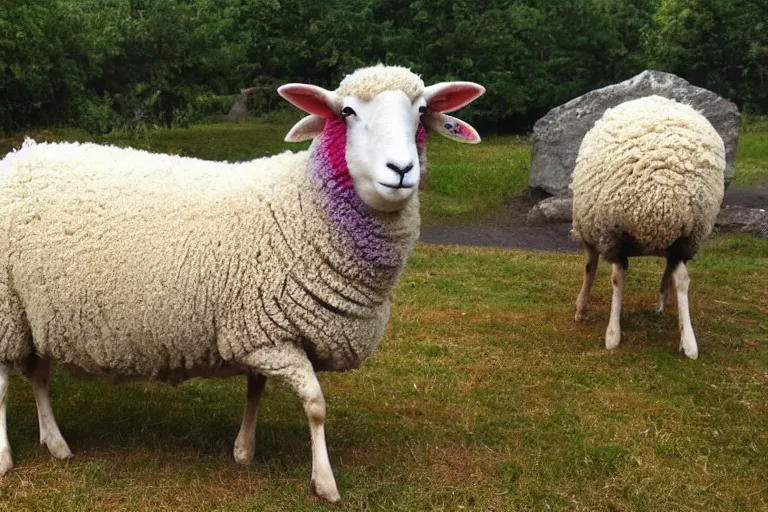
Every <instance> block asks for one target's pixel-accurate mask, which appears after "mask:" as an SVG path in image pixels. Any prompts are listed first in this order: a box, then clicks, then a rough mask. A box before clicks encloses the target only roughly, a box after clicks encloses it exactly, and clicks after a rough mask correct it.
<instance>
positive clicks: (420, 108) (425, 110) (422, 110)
mask: <svg viewBox="0 0 768 512" xmlns="http://www.w3.org/2000/svg"><path fill="white" fill-rule="evenodd" d="M426 113H427V107H426V106H424V105H422V106H420V107H419V114H426Z"/></svg>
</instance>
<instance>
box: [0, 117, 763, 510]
mask: <svg viewBox="0 0 768 512" xmlns="http://www.w3.org/2000/svg"><path fill="white" fill-rule="evenodd" d="M283 128H287V126H286V127H281V128H280V129H279V130H274V129H273V128H272V127H269V128H268V127H266V126H265V125H263V124H261V123H257V122H256V123H246V124H241V125H235V126H228V125H215V124H213V125H205V126H195V127H193V128H191V129H190V130H189V131H182V130H172V131H168V132H158V133H151V134H149V136H148V137H144V138H138V139H137V138H135V136H109V137H106V138H103V139H101V140H102V141H108V142H113V143H119V144H133V145H139V146H142V147H150V148H151V149H153V150H157V151H170V152H175V153H182V154H188V155H195V156H201V157H206V158H226V159H233V160H242V159H247V158H252V157H254V156H259V155H262V154H267V153H273V152H276V151H280V150H282V149H283V148H284V147H286V145H284V144H283V143H281V142H280V139H281V137H282V134H283V133H284V131H285V130H284V129H283ZM43 136H44V137H49V138H52V139H60V138H65V139H83V134H81V133H78V132H71V131H64V132H56V133H55V134H48V135H45V134H43ZM38 138H41V137H38ZM17 142H18V141H2V143H4V144H6V148H7V147H10V146H11V145H12V144H14V143H17ZM767 146H768V139H766V134H765V133H764V132H759V131H758V132H751V133H747V134H745V135H744V136H743V137H742V140H741V144H740V149H739V151H740V154H739V163H738V167H737V171H736V172H737V174H736V176H737V177H736V180H737V183H739V184H743V185H746V184H750V183H755V182H757V181H760V180H762V179H765V178H766V176H768V153H766V147H767ZM2 149H3V148H2V147H0V151H2ZM430 151H431V153H430V161H431V166H432V172H433V176H432V179H431V182H430V189H429V190H428V191H427V192H426V193H425V194H424V197H423V205H424V210H425V217H426V220H427V222H429V223H439V222H456V221H462V220H467V219H477V218H482V217H489V216H493V215H495V214H497V213H498V212H499V211H500V210H501V208H502V201H503V198H504V197H505V196H507V195H510V194H513V193H516V192H518V191H519V190H521V189H522V188H523V187H524V186H525V182H526V169H527V165H528V154H527V153H528V141H527V140H526V139H520V138H515V137H499V138H489V139H488V140H486V141H484V144H482V145H480V146H478V147H468V146H458V145H454V144H450V143H448V142H447V141H445V142H444V141H442V140H437V138H433V139H432V140H431V142H430ZM742 171H743V172H742ZM740 173H742V174H740ZM582 267H583V261H582V257H581V256H580V255H571V254H551V253H541V252H526V251H515V250H502V249H479V248H460V247H453V246H428V245H419V246H418V247H417V250H416V252H415V254H414V255H413V257H412V259H411V261H410V263H409V266H408V269H407V271H406V273H405V275H404V277H403V280H402V282H401V283H400V285H399V287H398V289H397V292H396V294H395V298H394V304H393V316H392V322H391V326H390V328H389V330H388V333H387V335H386V337H385V339H384V340H383V341H382V343H381V346H380V349H379V351H378V353H377V355H376V356H375V357H374V358H372V359H371V360H370V361H368V362H367V363H366V364H365V365H363V367H362V368H361V369H359V370H357V371H355V372H351V373H346V374H323V375H322V376H321V383H322V385H323V388H324V391H325V396H326V399H327V401H328V408H329V417H328V423H327V437H328V444H329V449H330V456H331V463H332V465H333V467H334V470H335V474H336V479H337V483H338V484H339V490H340V492H341V494H342V498H343V504H342V507H341V509H342V510H370V509H373V510H403V511H413V510H478V511H485V510H604V511H629V510H637V511H645V510H664V511H672V510H674V511H678V510H679V511H688V510H690V511H700V510H722V511H736V510H768V478H767V477H766V475H768V400H766V389H768V273H767V272H766V269H768V242H766V241H759V240H757V239H755V238H752V237H746V236H729V237H720V238H715V239H713V240H711V241H710V242H709V243H708V244H707V246H706V247H705V248H704V249H703V250H702V252H701V253H700V255H699V256H698V257H697V259H696V261H695V262H694V263H693V264H692V265H691V266H690V273H691V279H692V286H691V302H692V317H693V323H694V328H695V330H696V334H697V338H698V342H699V348H700V357H699V360H698V361H690V360H687V359H686V358H685V357H683V356H681V355H680V354H678V352H677V341H678V334H677V319H676V310H675V308H674V307H672V308H670V310H669V311H668V312H667V313H666V314H665V315H664V316H657V315H656V314H655V313H654V312H653V307H654V305H655V301H656V290H657V287H658V280H659V279H660V277H661V271H662V262H660V261H656V260H654V259H638V260H633V261H632V264H631V268H630V272H629V277H628V285H627V292H626V299H625V309H624V315H623V324H622V327H623V329H624V333H623V339H622V344H621V345H620V346H619V348H618V349H617V350H615V351H614V352H607V351H605V350H604V348H603V345H602V343H603V341H602V336H603V333H604V329H605V327H606V324H607V318H608V309H609V304H610V283H609V279H608V275H609V269H608V267H607V265H601V267H600V270H599V272H600V273H599V276H598V282H597V285H596V287H595V292H594V300H593V303H592V309H591V314H590V316H589V318H588V319H587V321H586V322H585V323H584V324H581V325H577V324H575V323H574V322H573V302H574V300H575V297H576V294H577V293H578V290H579V286H580V280H581V272H582ZM51 390H52V395H53V403H54V408H55V410H56V413H57V416H58V420H59V424H60V426H61V427H62V431H63V434H64V436H65V438H66V439H67V440H68V441H69V444H70V447H71V448H72V450H73V452H74V453H75V458H74V459H72V460H71V461H68V462H60V461H55V460H52V459H51V457H50V456H49V455H48V454H47V452H46V451H45V450H44V449H40V448H39V447H38V445H37V435H38V434H37V418H36V413H35V406H34V399H33V397H32V393H31V389H30V386H29V384H28V383H27V382H26V379H24V378H23V377H21V376H20V375H19V374H18V373H14V375H13V380H12V382H11V390H10V397H9V400H10V403H9V410H8V421H9V429H10V437H11V444H12V446H13V448H14V455H15V460H16V468H15V469H14V470H13V471H12V472H11V473H10V474H8V475H7V476H6V477H5V478H3V479H2V480H1V481H0V510H11V511H20V510H30V511H32V510H34V511H43V510H56V511H74V510H78V511H79V510H126V511H128V510H131V511H133V510H140V511H149V510H184V511H198V510H199V511H207V510H216V511H225V510H226V511H230V510H231V511H239V510H261V511H280V510H291V511H306V510H326V509H327V508H328V507H327V506H326V505H325V504H323V503H321V502H319V501H317V500H316V499H314V498H312V497H311V496H310V494H309V492H308V479H309V474H310V470H311V455H310V447H309V435H308V429H307V425H306V420H305V417H304V413H303V411H302V409H301V406H300V404H299V401H298V399H297V398H296V397H295V396H293V394H292V393H291V392H290V391H288V390H287V389H285V388H284V387H282V386H281V385H279V384H277V383H275V382H272V383H270V384H268V386H267V393H266V396H265V398H264V401H263V402H262V404H263V406H262V411H261V415H260V421H259V428H258V431H257V449H256V460H255V462H254V463H253V464H252V465H251V466H249V467H240V466H237V465H236V464H235V463H234V461H233V460H232V456H231V449H232V442H233V441H234V437H235V435H236V434H237V429H238V427H239V422H240V415H241V413H242V407H243V402H244V394H245V382H244V379H240V378H237V379H229V380H207V381H201V380H195V381H189V382H186V383H184V384H182V385H181V386H179V387H177V388H172V387H169V386H166V385H162V384H158V383H153V382H144V383H130V384H122V385H119V386H111V385H108V384H105V383H101V382H97V381H89V380H83V379H79V378H73V377H70V376H69V375H68V374H66V373H63V372H56V373H55V374H54V376H53V379H52V383H51Z"/></svg>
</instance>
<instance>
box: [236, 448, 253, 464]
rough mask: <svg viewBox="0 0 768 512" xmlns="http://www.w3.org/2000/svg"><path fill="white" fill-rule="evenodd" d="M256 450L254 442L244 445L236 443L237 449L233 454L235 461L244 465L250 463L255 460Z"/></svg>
mask: <svg viewBox="0 0 768 512" xmlns="http://www.w3.org/2000/svg"><path fill="white" fill-rule="evenodd" d="M254 452H255V449H254V446H253V444H251V445H250V446H242V445H240V444H238V443H235V449H234V450H233V452H232V453H233V455H234V456H235V462H237V463H238V464H242V465H248V464H250V463H251V462H253V454H254Z"/></svg>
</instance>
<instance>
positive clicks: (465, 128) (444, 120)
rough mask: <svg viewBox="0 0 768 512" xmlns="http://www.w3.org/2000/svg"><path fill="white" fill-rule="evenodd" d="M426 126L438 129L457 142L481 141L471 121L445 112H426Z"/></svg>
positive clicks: (434, 129)
mask: <svg viewBox="0 0 768 512" xmlns="http://www.w3.org/2000/svg"><path fill="white" fill-rule="evenodd" d="M423 120H424V126H426V127H427V128H429V129H430V130H433V131H436V132H437V133H439V134H440V135H442V136H443V137H448V138H449V139H451V140H455V141H456V142H463V143H465V144H477V143H478V142H480V135H478V133H477V130H475V129H474V128H473V127H472V126H471V125H470V124H469V123H466V122H464V121H462V120H461V119H457V118H455V117H452V116H447V115H445V114H434V113H430V114H426V115H425V116H424V117H423Z"/></svg>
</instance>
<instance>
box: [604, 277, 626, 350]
mask: <svg viewBox="0 0 768 512" xmlns="http://www.w3.org/2000/svg"><path fill="white" fill-rule="evenodd" d="M626 273H627V264H626V263H625V262H621V263H614V264H613V270H612V272H611V284H612V285H613V298H612V299H611V318H610V320H608V329H606V331H605V348H607V349H608V350H611V349H614V348H616V347H618V346H619V341H620V340H621V301H622V299H623V296H624V279H625V277H626Z"/></svg>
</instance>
